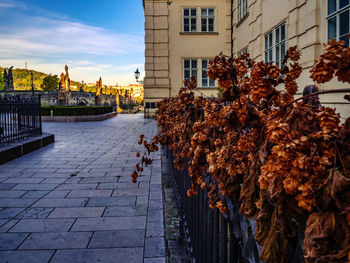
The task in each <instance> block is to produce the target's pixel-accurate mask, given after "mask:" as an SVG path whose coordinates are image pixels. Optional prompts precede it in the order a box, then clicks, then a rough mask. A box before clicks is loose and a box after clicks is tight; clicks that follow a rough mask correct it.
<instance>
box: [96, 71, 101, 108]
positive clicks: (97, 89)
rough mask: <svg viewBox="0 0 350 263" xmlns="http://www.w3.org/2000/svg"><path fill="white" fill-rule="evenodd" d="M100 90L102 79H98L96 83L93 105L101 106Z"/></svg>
mask: <svg viewBox="0 0 350 263" xmlns="http://www.w3.org/2000/svg"><path fill="white" fill-rule="evenodd" d="M101 90H102V78H101V77H100V79H99V80H98V81H97V82H96V96H95V105H102V98H101Z"/></svg>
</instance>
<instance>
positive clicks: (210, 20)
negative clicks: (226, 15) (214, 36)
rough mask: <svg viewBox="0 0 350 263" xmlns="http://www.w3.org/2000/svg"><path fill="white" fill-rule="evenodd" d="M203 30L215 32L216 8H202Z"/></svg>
mask: <svg viewBox="0 0 350 263" xmlns="http://www.w3.org/2000/svg"><path fill="white" fill-rule="evenodd" d="M201 32H214V8H201Z"/></svg>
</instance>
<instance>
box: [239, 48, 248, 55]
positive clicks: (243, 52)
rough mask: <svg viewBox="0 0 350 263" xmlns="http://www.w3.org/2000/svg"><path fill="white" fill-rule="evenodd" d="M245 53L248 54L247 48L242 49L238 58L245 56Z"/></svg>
mask: <svg viewBox="0 0 350 263" xmlns="http://www.w3.org/2000/svg"><path fill="white" fill-rule="evenodd" d="M245 53H248V47H245V48H243V49H241V50H240V51H238V53H237V56H238V57H239V56H240V55H243V54H245Z"/></svg>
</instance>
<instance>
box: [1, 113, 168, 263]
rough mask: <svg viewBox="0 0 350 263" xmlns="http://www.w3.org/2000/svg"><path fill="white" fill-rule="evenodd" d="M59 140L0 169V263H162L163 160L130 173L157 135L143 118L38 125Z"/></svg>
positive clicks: (154, 127) (125, 117) (135, 116)
mask: <svg viewBox="0 0 350 263" xmlns="http://www.w3.org/2000/svg"><path fill="white" fill-rule="evenodd" d="M43 130H44V131H45V132H50V133H54V134H55V136H56V142H55V144H53V145H49V146H47V147H45V148H42V149H40V150H38V151H36V152H33V153H30V154H27V155H25V156H23V157H21V158H19V159H16V160H14V161H11V162H9V163H6V164H4V165H0V262H1V263H3V262H14V263H22V262H26V263H28V262H30V263H32V262H33V263H41V262H55V263H57V262H64V263H69V262H72V263H73V262H74V263H79V262H86V263H88V262H102V263H108V262H113V263H119V262H120V263H134V262H135V263H142V262H143V263H163V262H165V258H164V256H165V251H164V250H165V249H164V228H163V205H162V191H161V162H160V155H159V154H155V156H154V159H155V161H154V163H153V165H152V168H147V169H146V171H145V172H144V174H145V175H144V176H143V177H141V178H140V180H139V182H138V183H137V184H133V183H131V177H130V173H131V172H132V170H133V167H134V166H135V164H136V162H137V159H136V157H135V154H136V152H137V151H138V150H142V147H141V146H139V145H137V144H136V142H137V140H138V136H139V134H141V133H144V134H145V135H146V137H148V138H150V137H151V135H154V134H155V133H156V125H155V122H154V121H152V120H147V119H146V120H145V119H144V118H143V115H142V114H137V115H119V116H118V117H116V118H113V119H110V120H106V121H103V122H88V123H43Z"/></svg>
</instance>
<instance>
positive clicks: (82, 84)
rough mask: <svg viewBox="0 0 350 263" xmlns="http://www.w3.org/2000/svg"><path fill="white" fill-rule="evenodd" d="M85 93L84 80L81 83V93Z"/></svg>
mask: <svg viewBox="0 0 350 263" xmlns="http://www.w3.org/2000/svg"><path fill="white" fill-rule="evenodd" d="M83 91H84V80H82V81H81V92H83Z"/></svg>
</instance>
